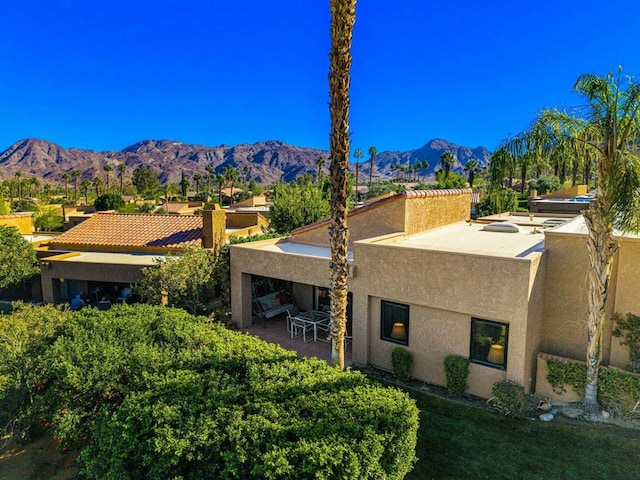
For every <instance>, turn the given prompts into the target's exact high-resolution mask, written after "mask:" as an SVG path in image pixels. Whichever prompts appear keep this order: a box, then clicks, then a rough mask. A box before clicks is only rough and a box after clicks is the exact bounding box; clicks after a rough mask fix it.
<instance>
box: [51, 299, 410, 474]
mask: <svg viewBox="0 0 640 480" xmlns="http://www.w3.org/2000/svg"><path fill="white" fill-rule="evenodd" d="M46 363H47V369H48V372H49V385H50V387H49V388H48V389H47V393H46V395H45V396H44V397H43V402H42V405H43V409H44V411H46V412H48V418H47V421H50V422H51V423H52V425H53V433H54V434H55V435H56V436H57V438H59V441H60V442H61V443H63V444H64V445H65V446H67V447H69V448H71V447H80V448H82V453H81V455H80V457H79V461H80V462H81V464H82V466H83V473H84V474H85V475H86V476H87V477H89V478H118V479H134V478H184V479H187V478H189V479H205V478H216V479H254V478H255V479H257V478H261V479H262V478H264V479H302V478H317V479H339V478H345V479H346V478H349V479H352V478H358V479H367V478H369V479H401V478H403V477H404V476H405V475H406V473H407V472H408V471H409V470H410V469H411V467H412V465H413V463H414V462H415V445H416V434H417V428H418V420H417V418H418V410H417V408H416V406H415V403H414V401H413V400H411V399H410V398H409V397H408V395H406V394H405V393H403V392H401V391H399V390H397V389H392V388H385V387H381V386H378V385H375V384H373V383H372V382H370V381H369V380H368V379H366V378H365V377H364V376H363V375H361V374H360V373H357V372H350V371H348V372H340V371H339V370H337V369H335V368H333V367H330V366H328V365H327V364H326V363H325V362H323V361H320V360H318V359H299V358H298V357H297V355H296V354H295V353H294V352H290V351H287V350H284V349H283V348H281V347H279V346H277V345H274V344H269V343H266V342H263V341H261V340H259V339H257V338H255V337H251V336H249V335H246V334H242V333H239V332H233V331H229V330H227V329H225V328H223V327H221V326H220V325H218V324H212V323H210V322H207V321H206V319H204V318H195V317H192V316H190V315H188V314H187V313H185V312H184V311H181V310H174V309H169V308H162V307H152V306H147V305H136V306H129V305H123V306H114V307H113V308H112V309H111V310H108V311H104V312H99V311H97V310H95V309H83V310H80V311H78V312H71V313H70V318H69V320H68V321H67V322H66V323H65V324H64V326H63V329H62V333H61V335H60V336H59V337H58V339H57V341H56V342H55V344H54V345H53V347H52V348H51V349H50V350H49V353H48V355H47V362H46Z"/></svg>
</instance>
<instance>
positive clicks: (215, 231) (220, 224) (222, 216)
mask: <svg viewBox="0 0 640 480" xmlns="http://www.w3.org/2000/svg"><path fill="white" fill-rule="evenodd" d="M226 227H227V214H226V213H225V211H224V210H222V208H220V205H218V204H209V205H206V206H205V207H204V208H203V209H202V246H203V247H204V248H213V249H214V250H215V251H218V250H220V247H222V246H223V245H224V244H225V243H226V241H227V234H226Z"/></svg>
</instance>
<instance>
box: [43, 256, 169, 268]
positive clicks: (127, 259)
mask: <svg viewBox="0 0 640 480" xmlns="http://www.w3.org/2000/svg"><path fill="white" fill-rule="evenodd" d="M73 253H74V255H69V254H68V253H65V254H61V258H56V255H54V256H52V257H46V258H43V259H42V260H44V261H56V262H73V263H105V264H115V265H138V266H143V267H150V266H152V265H154V260H155V259H157V258H164V255H148V254H146V255H145V254H141V253H109V252H73Z"/></svg>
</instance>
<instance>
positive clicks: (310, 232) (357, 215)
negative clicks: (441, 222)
mask: <svg viewBox="0 0 640 480" xmlns="http://www.w3.org/2000/svg"><path fill="white" fill-rule="evenodd" d="M404 218H405V199H404V198H403V197H401V196H398V197H396V198H394V199H393V200H389V201H387V202H385V203H383V204H382V205H372V206H371V207H363V208H362V209H356V210H352V211H351V212H350V214H349V219H348V222H349V248H352V247H353V243H354V242H356V241H358V240H364V239H366V238H371V237H377V236H379V235H385V234H388V233H397V232H402V231H403V230H404V226H405V225H404ZM291 241H293V242H300V243H306V244H309V245H320V246H325V247H328V246H329V224H328V223H322V224H320V225H318V226H317V227H316V228H309V229H306V230H305V229H302V230H301V231H295V232H293V236H292V237H291Z"/></svg>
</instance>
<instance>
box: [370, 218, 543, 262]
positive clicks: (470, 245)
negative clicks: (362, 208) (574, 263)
mask: <svg viewBox="0 0 640 480" xmlns="http://www.w3.org/2000/svg"><path fill="white" fill-rule="evenodd" d="M487 225H488V224H486V223H466V222H459V223H454V224H451V225H447V226H444V227H441V228H437V229H434V230H429V231H426V232H422V233H416V234H414V235H411V236H408V237H402V238H400V239H398V238H397V237H396V238H390V239H385V240H381V241H380V243H387V244H389V245H397V246H401V247H410V248H420V249H425V250H435V251H442V252H457V253H470V254H478V255H487V256H496V257H510V258H526V257H528V256H529V255H531V254H540V253H542V251H544V233H543V232H544V230H543V229H542V228H541V227H539V226H520V227H519V229H520V231H519V232H517V233H510V232H494V231H487V230H484V227H486V226H487Z"/></svg>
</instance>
